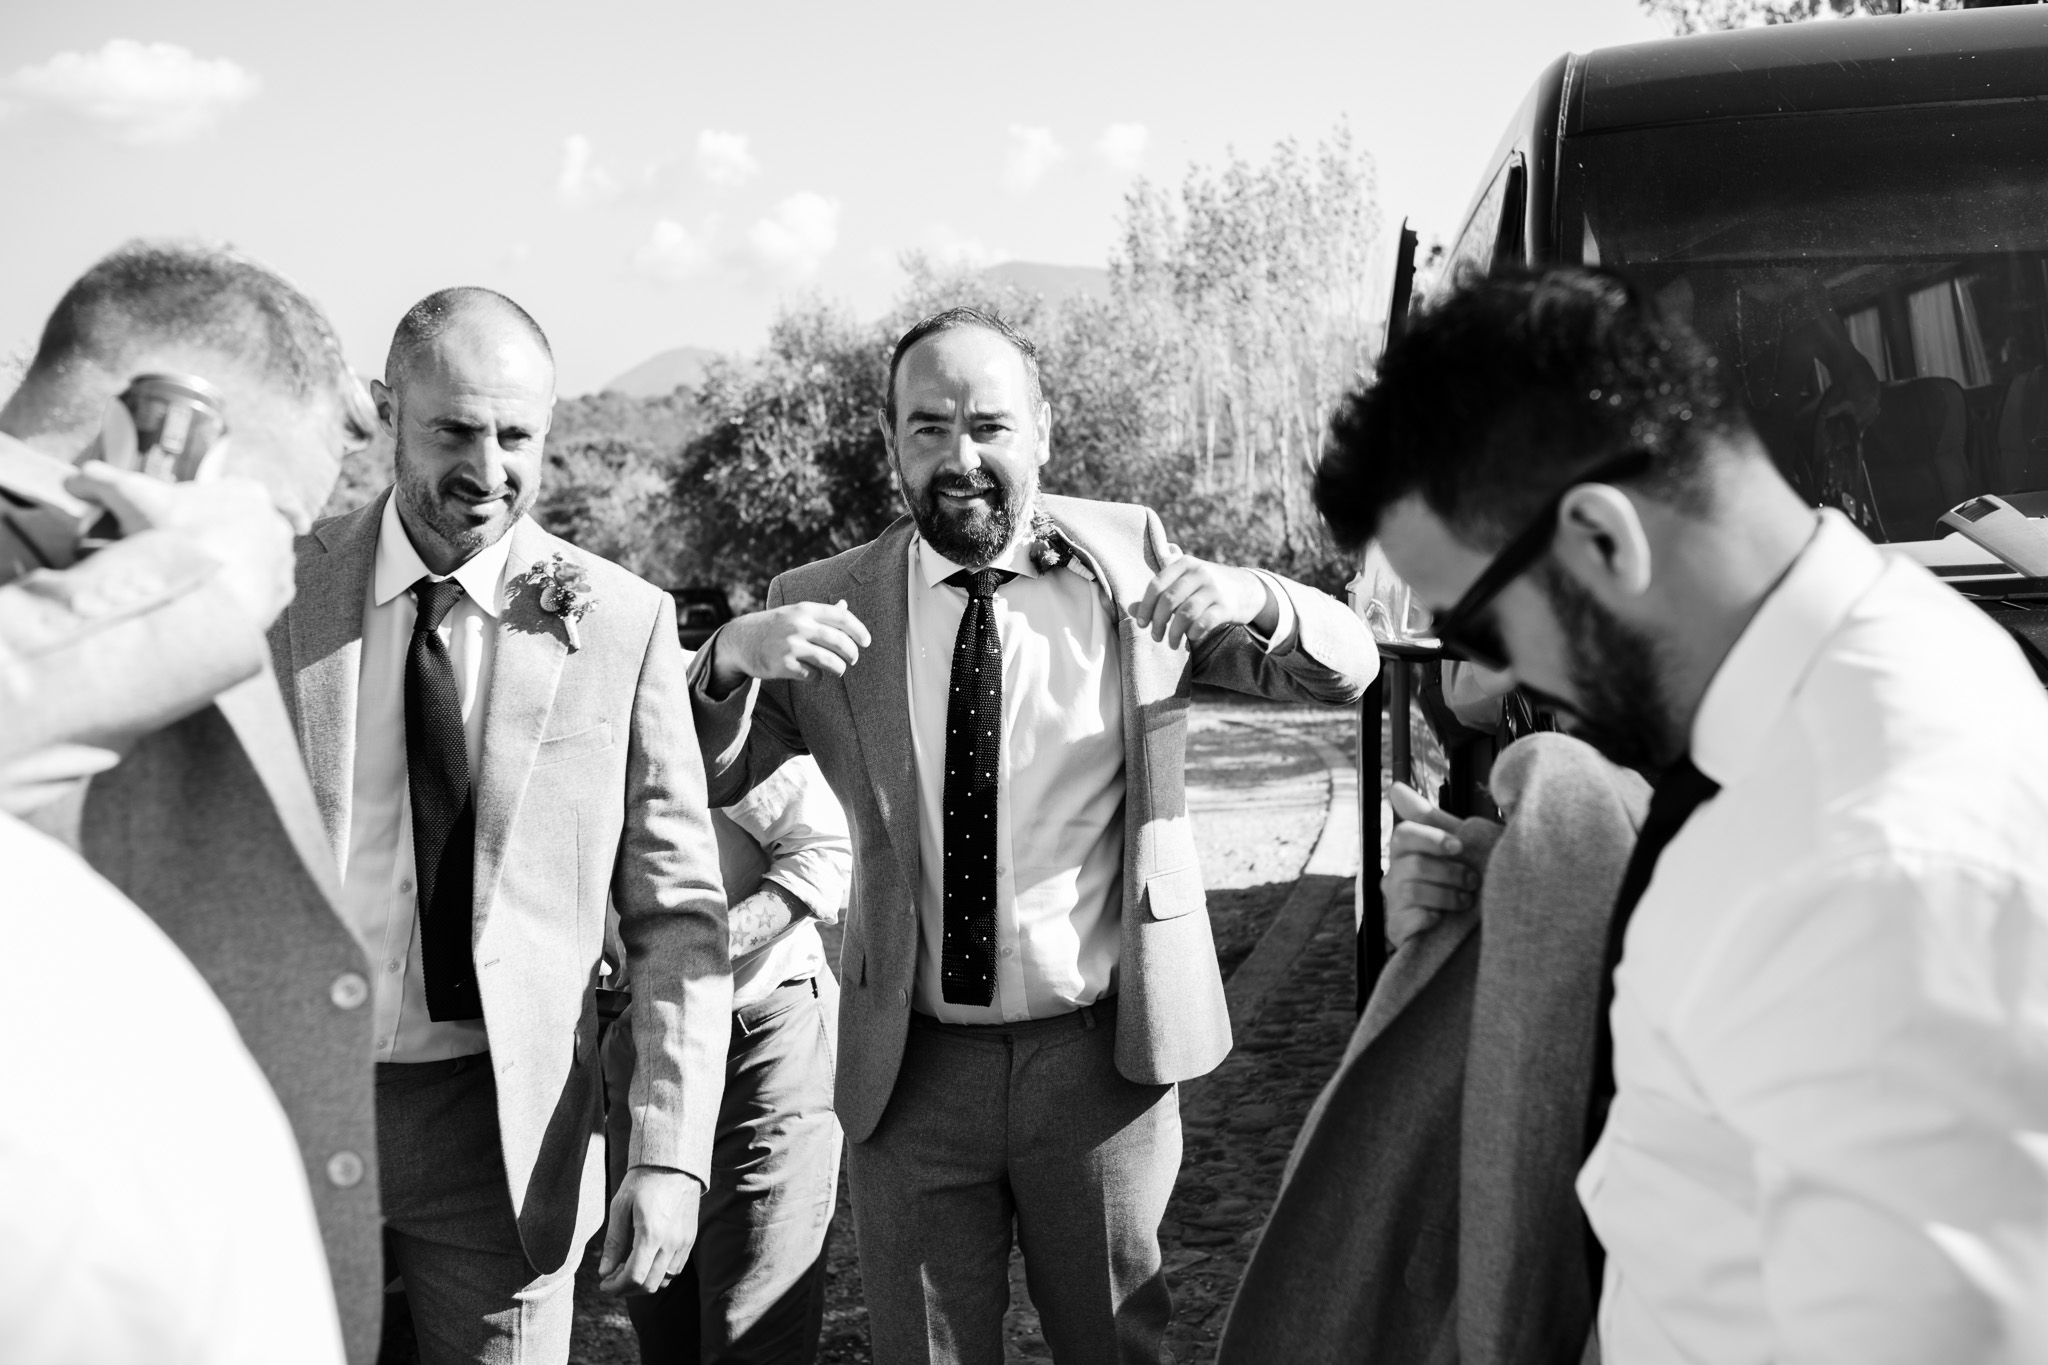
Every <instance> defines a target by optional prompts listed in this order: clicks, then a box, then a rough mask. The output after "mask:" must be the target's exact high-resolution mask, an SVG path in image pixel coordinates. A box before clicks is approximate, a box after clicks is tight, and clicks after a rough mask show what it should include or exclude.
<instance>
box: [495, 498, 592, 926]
mask: <svg viewBox="0 0 2048 1365" xmlns="http://www.w3.org/2000/svg"><path fill="white" fill-rule="evenodd" d="M556 546H557V542H555V541H554V538H553V537H551V536H549V535H548V534H547V532H545V531H543V530H541V529H540V528H539V527H538V526H536V525H534V524H533V522H531V521H530V520H525V519H522V520H521V521H520V522H519V524H518V525H517V526H514V527H513V528H512V554H511V558H510V559H509V561H508V562H507V564H506V572H507V574H508V575H512V574H518V573H523V572H525V570H526V567H527V566H528V565H530V564H532V563H533V562H534V561H535V560H536V559H541V558H544V557H545V556H546V555H547V554H548V552H549V551H550V550H552V549H554V548H556ZM564 548H567V547H564ZM585 629H586V630H588V629H590V627H588V626H586V627H585ZM568 657H569V641H568V636H567V635H566V633H565V632H564V631H563V629H562V626H561V623H560V622H559V621H557V620H556V619H554V618H553V617H550V616H549V615H548V614H547V613H546V612H543V611H542V610H541V609H540V598H539V596H538V594H537V593H535V592H534V591H533V590H532V589H530V588H529V587H527V586H526V585H525V584H520V585H519V587H518V589H517V590H516V591H515V592H513V593H512V594H511V596H510V597H509V599H508V600H507V601H506V603H505V608H504V613H503V614H502V615H501V616H500V617H499V618H498V648H497V655H496V657H495V659H494V660H493V661H492V664H491V695H490V697H489V698H488V699H487V701H486V702H485V707H484V754H483V771H482V773H481V774H480V775H479V777H478V780H477V793H476V890H475V900H474V902H473V904H474V907H475V912H476V924H477V927H478V928H479V929H481V928H482V925H483V921H484V913H485V910H486V908H487V907H488V906H489V905H490V903H491V897H492V896H493V895H494V894H495V893H496V891H497V886H498V873H499V871H500V870H501V869H502V868H503V867H504V865H505V842H506V840H507V838H509V837H510V835H511V832H512V821H513V818H514V817H515V816H517V815H518V814H519V800H520V798H521V797H522V796H524V795H525V793H526V779H527V778H528V777H529V776H530V775H531V774H532V772H533V760H534V757H535V755H537V754H538V753H539V751H540V741H541V736H542V735H544V734H545V733H546V732H547V725H548V713H549V712H550V711H552V710H553V709H554V705H555V688H556V686H557V685H558V684H559V683H560V682H561V680H562V665H563V663H564V662H565V661H566V660H567V659H568Z"/></svg>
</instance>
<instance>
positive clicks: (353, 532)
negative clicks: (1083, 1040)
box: [270, 491, 732, 1272]
mask: <svg viewBox="0 0 2048 1365" xmlns="http://www.w3.org/2000/svg"><path fill="white" fill-rule="evenodd" d="M389 496H390V493H389V492H388V491H387V492H386V493H385V494H384V495H383V496H382V497H379V498H377V499H375V500H374V501H372V502H371V503H370V504H369V505H368V506H367V507H363V508H360V509H358V510H357V511H354V512H351V513H349V514H347V515H345V516H341V517H336V518H333V519H332V520H329V521H325V522H322V523H320V524H319V525H317V526H315V527H314V528H313V531H312V534H310V535H308V536H304V537H302V538H301V539H300V541H299V547H298V552H299V568H298V597H297V600H295V601H294V602H293V603H292V605H291V607H290V608H289V609H287V610H286V612H285V614H284V615H283V616H282V617H280V618H279V619H278V622H277V624H276V625H275V626H273V627H272V628H271V634H270V640H271V650H272V652H273V654H274V656H275V657H276V659H277V666H278V672H279V674H280V675H281V676H282V677H284V678H286V679H287V680H288V682H287V686H286V689H285V694H286V697H287V699H288V700H289V701H290V703H291V706H292V719H293V722H294V724H295V726H296V727H297V731H298V736H299V744H300V747H301V748H302V749H303V751H304V753H305V756H306V766H307V768H308V770H309V771H310V772H311V774H312V778H313V790H314V794H315V797H316V799H317V800H318V803H319V809H320V815H321V818H322V822H323V824H324V826H325V829H326V833H327V838H328V840H329V842H330V845H331V847H332V849H333V852H334V856H335V858H336V860H337V861H339V860H340V859H341V858H342V856H343V855H344V853H345V852H346V850H347V847H348V837H349V829H348V824H349V806H350V796H351V784H352V782H353V778H354V770H355V715H356V692H357V677H358V674H359V673H360V671H361V662H362V625H363V605H364V602H365V601H366V600H367V597H368V594H369V588H370V578H371V573H372V569H373V565H374V563H375V559H376V547H377V530H378V525H379V521H380V519H381V518H382V516H383V513H384V501H385V498H387V497H389ZM511 534H512V558H511V561H510V562H511V565H512V567H513V569H514V570H515V571H516V570H520V569H523V568H525V567H526V566H528V565H530V564H532V563H533V562H535V561H536V560H540V559H544V558H546V557H547V556H549V555H551V554H556V553H559V554H561V555H562V556H563V557H564V558H566V559H569V560H571V561H573V562H575V563H577V564H580V565H582V566H583V567H584V569H585V570H586V571H587V572H588V573H589V575H590V580H591V584H592V587H593V590H594V593H593V595H594V597H595V598H596V602H597V605H596V606H595V607H594V608H593V609H592V610H591V611H590V612H589V614H588V615H586V616H584V617H583V618H582V620H581V621H580V622H579V623H578V632H579V634H580V637H581V645H580V647H579V648H577V649H574V650H571V649H570V648H569V643H568V635H567V632H566V630H565V629H564V627H563V623H562V621H561V620H560V618H558V617H555V616H552V615H549V614H548V613H546V612H544V611H542V610H541V609H540V605H539V600H538V592H537V590H536V589H534V588H533V587H532V586H531V585H529V584H526V583H523V582H522V583H520V584H519V585H518V587H517V590H516V592H515V593H514V594H512V595H511V597H510V599H509V600H508V602H507V604H506V606H505V610H504V613H503V615H502V616H501V617H500V619H499V623H498V637H497V655H496V659H495V662H494V664H493V671H492V677H491V692H490V697H489V698H488V700H487V702H486V704H485V706H486V709H485V718H484V743H483V762H482V769H481V773H480V775H479V777H478V781H477V789H476V877H475V888H476V889H475V905H474V919H475V930H474V934H475V937H474V946H475V953H476V968H477V980H478V987H479V991H480V993H481V995H482V998H483V1008H484V1024H485V1028H486V1029H487V1030H488V1032H489V1034H490V1043H491V1054H490V1055H491V1062H492V1070H493V1071H494V1073H495V1074H496V1077H497V1084H498V1123H499V1129H500V1133H501V1137H502V1141H503V1143H504V1149H505V1170H506V1175H507V1177H508V1180H509V1182H510V1185H511V1193H512V1203H513V1207H514V1209H515V1210H516V1212H517V1215H518V1220H519V1232H520V1237H521V1239H522V1241H523V1242H524V1244H525V1247H526V1254H527V1257H528V1258H529V1259H530V1260H531V1261H532V1262H533V1264H534V1266H535V1268H537V1269H539V1270H541V1271H543V1272H546V1271H551V1270H554V1269H556V1268H557V1267H559V1266H561V1265H562V1264H563V1263H564V1262H565V1261H566V1260H567V1259H568V1258H569V1256H570V1255H572V1254H573V1253H575V1252H576V1251H577V1250H579V1249H580V1248H581V1247H582V1246H583V1244H584V1243H585V1242H587V1241H588V1240H589V1238H590V1236H591V1234H592V1233H593V1232H595V1231H596V1229H597V1225H598V1224H599V1222H601V1221H602V1219H603V1216H604V1143H603V1127H602V1098H603V1078H602V1075H601V1073H600V1068H599V1062H598V1057H597V1023H598V1020H597V1009H596V1004H595V998H594V996H593V988H594V987H595V985H596V982H597V967H598V961H599V958H600V956H601V954H602V952H603V949H604V938H605V902H606V898H607V896H609V897H611V898H612V900H613V901H614V902H615V903H616V906H617V909H618V914H619V932H620V937H621V939H622V940H623V942H624V944H625V949H626V954H627V960H628V962H629V964H630V969H631V972H632V977H633V982H634V987H635V989H634V999H633V1008H632V1028H633V1038H634V1046H635V1049H636V1051H637V1052H638V1053H639V1056H640V1058H641V1065H640V1067H639V1069H638V1071H637V1072H636V1073H635V1075H634V1078H633V1090H632V1094H631V1096H630V1099H629V1103H630V1106H631V1109H632V1117H633V1140H632V1148H631V1151H630V1153H629V1160H630V1161H631V1162H632V1163H634V1164H646V1165H655V1166H669V1167H674V1168H676V1169H678V1170H683V1171H688V1172H689V1173H690V1174H692V1175H695V1176H697V1177H698V1178H699V1179H701V1180H704V1181H705V1182H706V1183H707V1184H708V1183H709V1177H710V1173H711V1142H712V1135H713V1131H714V1129H715V1127H716V1124H717V1119H718V1102H719V1096H720V1093H721V1091H722V1090H723V1088H724V1083H725V1047H726V1038H727V1034H728V1033H729V1031H730V1029H731V1027H732V1020H731V1002H732V975H731V968H730V964H729V963H728V960H727V952H726V923H725V892H724V890H723V887H722V884H721V882H720V879H719V872H718V849H717V844H716V842H715V840H714V838H713V836H712V832H711V821H710V815H709V808H708V806H707V805H706V802H705V795H704V764H703V760H702V759H701V758H700V757H699V754H698V750H697V744H696V736H695V734H694V732H693V730H692V728H691V724H690V714H689V702H688V700H687V697H686V689H687V686H688V683H687V681H686V678H685V675H684V665H683V657H682V648H681V646H680V645H679V644H678V643H677V639H676V617H675V604H674V602H673V601H672V600H671V599H670V598H669V596H668V594H667V593H665V592H662V591H661V590H660V589H658V588H656V587H654V586H653V585H651V584H649V583H647V582H645V581H644V580H642V579H639V578H636V577H635V576H633V575H632V574H630V573H627V572H626V571H625V570H624V569H621V568H619V567H618V566H617V565H615V564H612V563H610V562H609V561H607V560H603V559H600V558H598V557H597V556H596V555H592V554H587V553H585V552H584V551H582V550H579V549H577V548H576V547H575V546H573V545H571V544H569V543H568V542H567V541H564V540H561V539H559V538H558V537H555V536H552V535H549V534H548V533H547V532H546V531H543V530H542V529H541V528H540V527H538V526H536V525H534V524H533V522H531V521H526V520H522V521H521V522H519V524H518V525H516V526H515V527H514V528H513V530H512V533H511Z"/></svg>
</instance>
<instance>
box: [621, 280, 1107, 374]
mask: <svg viewBox="0 0 2048 1365" xmlns="http://www.w3.org/2000/svg"><path fill="white" fill-rule="evenodd" d="M981 275H982V278H983V279H986V280H988V281H990V282H991V283H993V284H997V285H1000V286H1002V287H1004V288H1008V289H1014V290H1016V291H1017V292H1018V293H1020V294H1036V295H1038V296H1039V297H1041V298H1043V299H1044V300H1045V301H1046V302H1047V303H1049V304H1052V305H1054V306H1058V305H1059V304H1062V303H1065V302H1066V301H1067V300H1068V299H1072V298H1080V297H1088V298H1107V297H1109V272H1108V271H1107V270H1105V269H1103V268H1102V267H1101V266H1099V265H1048V264H1047V263H1045V262H1043V261H1004V262H1003V263H1002V264H1001V265H992V266H990V267H988V268H987V269H986V270H984V271H982V272H981ZM718 355H719V352H717V351H714V350H711V349H710V348H708V347H705V346H678V347H676V348H675V349H674V350H672V351H663V352H662V353H661V354H660V355H657V356H654V357H653V358H651V359H648V360H643V361H641V362H640V363H639V364H638V365H635V366H634V367H633V368H632V369H630V370H628V371H626V372H625V373H624V374H622V375H620V376H619V377H618V378H616V379H614V380H612V381H611V382H610V383H608V384H606V385H605V386H604V387H603V388H602V389H601V390H600V392H602V393H616V394H622V395H624V396H625V397H628V398H666V397H668V396H669V395H670V394H672V393H674V392H675V391H676V390H677V389H678V388H685V387H687V388H691V389H694V388H696V387H697V386H698V385H700V384H702V383H703V382H704V368H705V366H706V365H707V364H709V363H710V362H711V361H712V360H714V359H716V358H717V357H718Z"/></svg>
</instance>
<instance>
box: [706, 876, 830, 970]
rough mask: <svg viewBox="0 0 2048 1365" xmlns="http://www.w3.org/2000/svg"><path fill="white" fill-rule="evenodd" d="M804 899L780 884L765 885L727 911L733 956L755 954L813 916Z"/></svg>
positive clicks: (762, 884)
mask: <svg viewBox="0 0 2048 1365" xmlns="http://www.w3.org/2000/svg"><path fill="white" fill-rule="evenodd" d="M812 913H813V912H812V910H811V907H810V906H808V905H806V904H804V902H803V900H802V898H801V897H799V896H797V895H796V894H795V893H793V892H791V891H787V890H785V889H784V888H783V886H782V884H781V883H780V882H762V883H761V887H760V889H759V890H758V891H756V892H754V894H753V895H751V896H749V897H747V898H746V899H745V900H743V901H741V902H740V903H739V904H737V905H735V906H733V907H732V908H731V909H729V910H727V911H726V922H727V924H728V925H729V930H728V932H729V935H730V939H731V951H732V956H733V957H734V958H735V959H737V958H739V957H741V956H743V955H744V954H747V953H751V952H752V951H754V949H756V948H758V947H760V946H761V945H762V944H764V943H766V942H768V940H770V939H772V938H774V937H775V936H776V935H777V934H779V933H781V932H782V931H783V930H785V929H787V928H789V926H790V925H792V924H794V923H796V922H797V921H798V920H800V919H805V918H807V917H809V916H810V915H811V914H812Z"/></svg>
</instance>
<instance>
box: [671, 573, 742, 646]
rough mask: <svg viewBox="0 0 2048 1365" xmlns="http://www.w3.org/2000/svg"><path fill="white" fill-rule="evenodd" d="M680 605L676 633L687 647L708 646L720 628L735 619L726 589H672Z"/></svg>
mask: <svg viewBox="0 0 2048 1365" xmlns="http://www.w3.org/2000/svg"><path fill="white" fill-rule="evenodd" d="M668 595H669V596H670V597H672V598H674V599H675V604H676V636H677V638H679V639H680V640H682V642H683V648H684V649H688V650H698V649H702V648H703V647H704V642H705V641H707V640H709V639H710V638H711V637H712V635H713V634H714V633H716V631H717V630H718V628H719V627H720V626H722V625H724V624H725V623H726V622H727V621H730V620H732V617H733V611H732V601H731V599H729V598H728V597H727V596H726V595H725V589H724V588H670V589H669V590H668Z"/></svg>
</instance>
